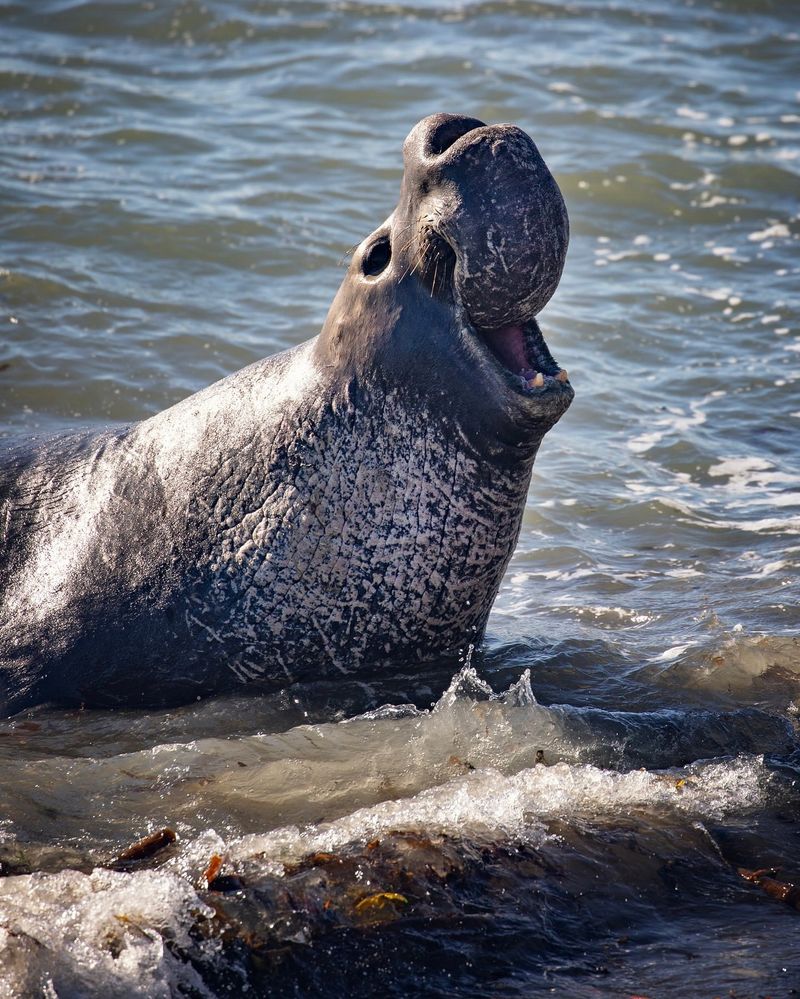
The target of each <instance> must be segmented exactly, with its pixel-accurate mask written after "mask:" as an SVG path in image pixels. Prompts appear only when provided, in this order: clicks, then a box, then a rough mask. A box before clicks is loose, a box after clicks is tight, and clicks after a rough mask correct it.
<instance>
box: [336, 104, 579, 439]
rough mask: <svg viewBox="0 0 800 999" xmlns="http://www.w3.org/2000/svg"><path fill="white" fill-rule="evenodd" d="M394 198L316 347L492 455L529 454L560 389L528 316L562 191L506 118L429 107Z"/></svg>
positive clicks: (561, 250)
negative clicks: (444, 419)
mask: <svg viewBox="0 0 800 999" xmlns="http://www.w3.org/2000/svg"><path fill="white" fill-rule="evenodd" d="M404 160H405V173H404V176H403V182H402V186H401V190H400V200H399V203H398V205H397V208H396V209H395V211H394V212H393V213H392V215H391V216H390V217H389V218H388V219H387V221H386V222H385V223H384V224H383V225H382V226H380V228H378V229H377V230H376V231H375V232H373V233H372V234H371V235H370V236H368V237H367V239H365V240H364V241H363V242H362V243H361V245H360V246H359V247H358V249H357V250H356V252H355V253H354V255H353V260H352V262H351V265H350V268H349V271H348V274H347V277H346V278H345V280H344V282H343V284H342V287H341V289H340V290H339V294H338V295H337V297H336V299H335V300H334V303H333V305H332V307H331V311H330V313H329V315H328V319H327V320H326V323H325V326H324V328H323V331H322V335H321V337H320V341H319V347H318V352H319V357H320V359H321V360H322V361H323V363H325V364H326V365H328V366H329V367H330V368H331V369H333V370H334V371H336V372H337V373H338V375H340V376H345V377H346V378H347V379H348V381H349V383H350V384H352V383H353V380H355V382H356V383H358V384H359V385H361V386H364V387H366V388H367V390H369V388H370V386H372V385H376V384H380V386H381V387H382V388H383V389H384V390H387V389H388V390H392V389H394V390H396V391H398V392H404V393H406V394H407V395H408V396H410V397H411V398H412V399H414V400H416V401H418V402H419V401H422V400H424V401H425V403H426V404H427V406H428V407H429V410H431V411H433V412H436V410H437V407H439V408H441V409H442V410H445V409H446V410H447V414H448V415H450V416H453V417H455V418H456V419H457V421H458V422H459V424H460V425H461V426H462V428H463V429H464V431H465V432H466V433H467V434H468V435H469V437H470V438H471V439H472V440H473V441H475V442H480V446H481V447H482V449H483V450H486V449H487V448H488V449H489V450H491V451H492V452H493V453H495V454H497V455H499V454H500V453H502V452H507V451H508V450H509V449H510V450H512V451H514V452H515V453H517V454H519V453H520V450H521V451H522V452H523V453H528V452H530V453H533V452H534V451H535V449H536V447H537V446H538V444H539V442H540V441H541V439H542V437H543V436H544V434H545V433H546V432H547V431H548V430H549V429H550V428H551V427H552V426H553V424H555V423H556V421H557V420H558V419H559V418H560V417H561V416H562V414H563V413H564V412H565V410H566V409H567V407H568V406H569V404H570V402H571V401H572V397H573V390H572V387H571V386H570V384H569V381H568V379H567V374H566V372H565V371H563V370H562V369H560V368H559V366H558V365H557V364H556V362H555V361H554V360H553V357H552V355H551V354H550V351H549V350H548V348H547V346H546V344H545V342H544V338H543V337H542V334H541V332H540V330H539V327H538V325H537V323H536V320H535V316H536V314H537V313H538V312H539V311H540V310H541V309H542V308H543V307H544V305H545V304H546V303H547V302H548V300H549V299H550V297H551V296H552V294H553V292H554V291H555V289H556V286H557V285H558V281H559V279H560V277H561V271H562V269H563V266H564V258H565V256H566V251H567V243H568V239H569V223H568V220H567V211H566V208H565V205H564V201H563V198H562V197H561V192H560V191H559V189H558V185H557V184H556V182H555V180H554V179H553V176H552V174H551V173H550V171H549V170H548V169H547V166H546V165H545V163H544V160H543V159H542V157H541V156H540V155H539V151H538V149H537V148H536V146H535V145H534V143H533V141H532V140H531V139H530V138H529V136H528V135H526V133H525V132H523V131H522V130H521V129H519V128H517V127H516V126H514V125H485V124H484V123H483V122H481V121H478V120H477V119H476V118H467V117H464V116H460V115H450V114H436V115H431V116H430V117H428V118H425V119H423V120H422V121H421V122H420V123H419V124H418V125H417V126H416V127H415V128H414V129H413V130H412V131H411V133H410V135H409V136H408V138H407V139H406V141H405V145H404Z"/></svg>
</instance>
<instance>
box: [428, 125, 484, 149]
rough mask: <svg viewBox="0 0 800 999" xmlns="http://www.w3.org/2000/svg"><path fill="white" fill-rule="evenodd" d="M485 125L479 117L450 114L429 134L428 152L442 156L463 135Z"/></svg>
mask: <svg viewBox="0 0 800 999" xmlns="http://www.w3.org/2000/svg"><path fill="white" fill-rule="evenodd" d="M443 117H444V116H443ZM483 127H484V123H483V122H482V121H479V120H478V119H477V118H467V117H464V116H462V115H448V116H447V117H444V120H443V121H440V122H438V124H436V125H435V126H434V127H433V128H432V129H431V131H430V133H429V134H428V141H427V143H426V146H427V149H426V152H427V153H428V155H429V156H441V155H442V153H444V152H446V151H447V150H448V149H449V148H450V147H451V146H452V145H453V143H454V142H458V140H459V139H460V138H461V137H462V135H466V134H467V132H473V131H474V130H475V129H476V128H483Z"/></svg>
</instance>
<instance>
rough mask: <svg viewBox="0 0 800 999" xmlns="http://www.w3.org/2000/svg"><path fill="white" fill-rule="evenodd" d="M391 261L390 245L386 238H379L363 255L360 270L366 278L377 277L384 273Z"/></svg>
mask: <svg viewBox="0 0 800 999" xmlns="http://www.w3.org/2000/svg"><path fill="white" fill-rule="evenodd" d="M391 259H392V244H391V242H390V241H389V237H388V236H381V237H380V238H379V239H377V240H376V241H375V242H374V243H373V244H372V246H370V247H369V249H368V250H367V251H366V252H365V253H364V256H363V258H362V260H361V270H362V271H363V273H364V274H365V276H366V277H377V276H378V274H380V273H381V272H382V271H385V270H386V268H387V267H388V265H389V261H390V260H391Z"/></svg>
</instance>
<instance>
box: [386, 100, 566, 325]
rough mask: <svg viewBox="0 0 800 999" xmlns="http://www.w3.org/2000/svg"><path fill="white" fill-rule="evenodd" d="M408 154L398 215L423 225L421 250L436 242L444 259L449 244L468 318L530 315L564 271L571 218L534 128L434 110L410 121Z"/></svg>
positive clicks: (518, 319)
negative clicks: (444, 247) (532, 132)
mask: <svg viewBox="0 0 800 999" xmlns="http://www.w3.org/2000/svg"><path fill="white" fill-rule="evenodd" d="M403 153H404V160H405V174H404V178H403V190H402V196H401V206H402V208H401V216H405V219H406V221H407V222H408V223H409V224H411V225H412V226H413V225H416V226H417V227H418V230H419V248H420V250H421V251H422V252H421V254H420V255H421V256H424V255H425V251H426V247H432V248H433V249H434V250H435V256H437V257H439V258H441V257H442V256H443V251H442V249H441V243H442V242H443V243H445V244H447V246H448V247H449V248H450V249H451V250H452V252H453V254H454V262H453V268H452V277H453V283H454V286H455V291H456V293H457V296H458V298H459V299H460V301H461V304H462V305H463V307H464V308H465V309H466V311H467V313H468V314H469V317H470V320H471V321H472V322H473V323H474V324H475V325H476V326H479V327H482V328H486V329H498V328H501V327H507V326H511V325H516V324H524V323H527V322H529V321H530V320H531V319H533V317H534V316H535V315H536V314H537V313H538V312H540V311H541V309H542V308H543V307H544V306H545V304H546V303H547V301H548V300H549V299H550V297H551V295H552V294H553V292H554V291H555V289H556V287H557V285H558V282H559V280H560V278H561V272H562V270H563V267H564V259H565V257H566V251H567V244H568V241H569V223H568V220H567V211H566V207H565V205H564V200H563V198H562V197H561V192H560V191H559V189H558V185H557V184H556V182H555V180H554V178H553V175H552V174H551V173H550V171H549V170H548V168H547V165H546V164H545V162H544V160H543V159H542V157H541V155H540V154H539V150H538V149H537V148H536V145H535V143H534V142H533V140H532V139H531V138H530V136H528V135H527V134H526V133H525V132H523V131H522V129H520V128H518V127H517V126H515V125H508V124H501V125H486V124H484V123H483V122H482V121H480V120H478V119H477V118H470V117H467V116H465V115H448V114H436V115H431V116H430V117H428V118H424V119H423V120H422V121H421V122H419V124H418V125H416V126H415V127H414V129H412V131H411V133H410V134H409V136H408V138H407V139H406V142H405V145H404V149H403ZM437 240H438V241H439V247H438V249H437V248H436V243H437ZM428 270H429V268H425V271H428Z"/></svg>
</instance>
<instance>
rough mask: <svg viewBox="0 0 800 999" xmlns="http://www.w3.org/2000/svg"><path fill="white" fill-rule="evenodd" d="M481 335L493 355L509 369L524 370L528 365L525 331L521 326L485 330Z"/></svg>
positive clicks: (514, 370)
mask: <svg viewBox="0 0 800 999" xmlns="http://www.w3.org/2000/svg"><path fill="white" fill-rule="evenodd" d="M483 337H484V339H485V340H486V342H487V344H488V345H489V347H490V349H491V350H492V352H493V353H494V354H495V356H496V357H499V358H500V360H501V361H502V362H503V364H505V366H506V367H507V368H509V369H510V370H511V371H513V372H515V373H516V372H518V371H524V370H525V368H527V367H528V366H529V365H528V361H527V358H526V357H525V333H524V331H523V329H522V327H521V326H503V327H501V328H500V329H499V330H487V331H486V332H484V333H483Z"/></svg>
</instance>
